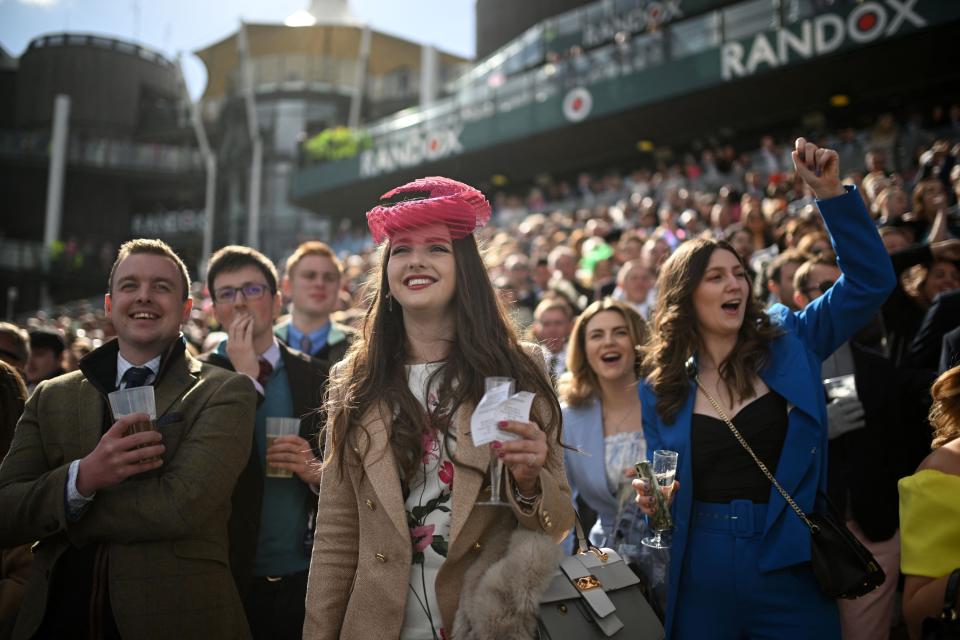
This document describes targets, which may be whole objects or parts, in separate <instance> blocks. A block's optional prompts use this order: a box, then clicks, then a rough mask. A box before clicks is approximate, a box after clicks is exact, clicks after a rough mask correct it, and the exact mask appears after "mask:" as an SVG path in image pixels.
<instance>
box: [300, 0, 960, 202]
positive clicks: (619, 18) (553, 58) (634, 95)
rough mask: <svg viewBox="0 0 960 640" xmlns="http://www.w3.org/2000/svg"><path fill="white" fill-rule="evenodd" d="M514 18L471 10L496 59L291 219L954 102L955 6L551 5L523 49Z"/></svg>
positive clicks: (346, 169) (493, 3) (324, 174)
mask: <svg viewBox="0 0 960 640" xmlns="http://www.w3.org/2000/svg"><path fill="white" fill-rule="evenodd" d="M507 4H508V3H507V2H506V0H480V1H479V2H478V5H477V12H478V16H477V32H478V47H481V50H482V49H483V48H486V47H496V48H495V50H493V51H492V52H490V53H489V54H487V55H486V56H484V57H483V58H482V59H480V60H478V62H477V63H475V64H474V66H473V67H472V68H471V69H470V70H469V71H467V72H466V73H465V74H464V75H462V76H461V77H460V78H458V79H457V80H455V81H454V82H452V83H451V85H450V86H449V87H448V91H449V93H450V95H449V97H448V98H445V99H442V100H439V101H437V102H436V103H435V104H433V105H431V106H430V107H428V108H418V109H409V110H406V111H404V112H401V113H398V114H396V115H394V116H391V117H388V118H384V119H382V120H379V121H377V122H374V123H371V124H370V125H368V126H367V127H365V128H364V129H363V133H364V134H365V135H368V136H369V138H370V139H371V141H372V145H371V147H370V148H369V149H367V150H364V151H361V152H359V153H357V154H356V155H355V156H354V157H351V158H346V159H340V160H337V161H330V162H321V163H314V164H311V165H308V166H304V167H302V168H301V169H300V170H299V171H298V172H297V173H296V175H295V176H294V177H293V181H292V191H291V199H292V201H293V202H294V203H295V204H296V205H297V206H300V207H304V208H307V209H310V210H312V211H315V212H318V213H322V214H325V215H329V216H332V217H335V218H352V219H354V220H358V219H359V217H360V216H362V213H363V212H364V211H365V210H366V209H367V208H369V206H370V204H371V202H373V201H375V200H376V198H377V197H378V196H379V195H380V194H381V193H384V192H385V191H387V190H388V189H389V188H391V187H393V186H396V185H397V184H400V183H403V182H405V181H408V180H411V179H414V178H416V177H420V176H423V175H434V174H443V175H449V176H452V177H456V178H459V179H462V180H464V181H467V182H469V183H471V184H475V185H477V186H479V187H481V188H484V189H490V188H491V187H499V186H503V185H518V186H522V185H524V184H530V182H531V181H532V180H534V179H535V178H536V177H537V176H538V175H540V174H548V175H552V176H562V175H572V174H574V173H576V172H578V171H584V170H602V169H604V168H610V167H622V168H632V167H634V166H637V165H641V164H644V163H647V164H652V163H653V162H654V161H655V160H656V158H657V155H656V154H658V152H659V151H661V150H663V149H669V148H671V147H683V146H684V145H691V144H695V143H696V142H697V141H704V140H717V139H718V138H719V139H721V140H724V141H728V142H735V143H742V144H745V145H747V146H746V148H756V146H759V139H760V136H761V134H763V133H766V132H782V133H784V134H789V133H791V132H802V131H810V130H812V129H813V128H814V127H816V126H820V125H822V123H825V122H826V123H831V124H832V125H834V126H837V125H841V124H842V125H844V126H846V125H855V124H857V123H858V122H859V121H860V119H866V118H867V117H869V118H873V117H875V116H876V114H878V113H881V112H885V111H891V112H894V113H897V112H903V111H904V110H906V109H909V108H911V107H913V106H920V107H923V106H925V105H930V104H937V103H940V104H943V103H944V102H948V103H949V102H950V101H956V100H957V97H958V93H960V92H958V89H957V87H958V86H960V83H958V80H960V66H958V64H957V62H958V54H957V50H956V46H955V43H956V42H957V41H958V37H960V29H958V27H960V21H958V19H960V3H955V2H939V1H937V0H906V1H903V0H871V1H866V2H863V1H853V0H832V1H827V0H741V1H739V2H730V1H722V0H600V1H597V2H592V3H589V4H584V5H583V6H579V7H576V8H572V9H569V10H567V11H564V12H562V13H558V14H555V15H553V16H551V17H546V18H544V17H542V13H541V14H538V13H537V11H539V10H542V9H543V8H544V6H545V5H550V4H553V3H544V2H540V3H531V5H532V6H531V7H530V8H529V12H528V13H529V15H530V16H531V17H532V18H533V19H535V20H536V22H535V23H533V24H529V25H526V26H525V27H523V28H522V32H521V33H519V34H518V35H516V37H514V38H512V39H511V40H510V41H509V42H506V43H502V44H497V41H496V39H495V36H494V35H493V34H496V33H498V32H500V33H504V32H511V33H516V29H517V25H516V24H514V18H515V14H514V13H513V12H510V11H505V10H504V9H505V6H506V5H507ZM555 4H556V5H562V4H564V3H555ZM574 4H577V3H574ZM510 6H512V4H511V5H510ZM498 26H500V27H503V28H501V29H498ZM508 27H509V28H508ZM511 28H512V29H514V31H510V29H511ZM481 43H483V44H481ZM751 144H752V145H755V146H754V147H750V146H749V145H751ZM741 148H743V147H742V146H741Z"/></svg>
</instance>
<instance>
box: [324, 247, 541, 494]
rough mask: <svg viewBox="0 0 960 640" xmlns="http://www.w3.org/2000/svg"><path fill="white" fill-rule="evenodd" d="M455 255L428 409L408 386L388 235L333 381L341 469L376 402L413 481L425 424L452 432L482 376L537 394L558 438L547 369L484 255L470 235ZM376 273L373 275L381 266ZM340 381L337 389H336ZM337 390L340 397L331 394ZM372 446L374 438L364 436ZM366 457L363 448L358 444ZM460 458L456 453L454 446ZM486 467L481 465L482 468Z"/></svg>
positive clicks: (537, 406) (333, 423)
mask: <svg viewBox="0 0 960 640" xmlns="http://www.w3.org/2000/svg"><path fill="white" fill-rule="evenodd" d="M453 255H454V258H455V262H456V274H457V275H456V289H455V294H454V309H455V311H454V314H455V318H454V327H455V335H454V337H453V339H452V344H451V345H450V350H449V353H448V355H447V358H446V359H445V360H444V361H443V362H442V363H440V366H439V367H438V369H437V370H436V371H434V372H433V373H432V374H431V375H430V379H429V382H428V384H429V387H430V388H433V385H434V383H435V382H439V386H438V387H437V389H438V392H437V396H438V399H439V401H440V405H439V406H438V407H437V408H436V409H435V410H434V409H430V410H429V411H428V412H427V415H426V417H425V415H424V409H423V406H422V405H421V404H420V402H418V401H417V399H416V398H415V397H414V396H413V394H412V393H411V392H410V389H409V387H408V384H407V376H406V372H405V370H404V365H405V364H406V363H407V355H408V354H407V350H406V348H407V345H406V332H405V329H404V324H403V311H402V309H401V308H400V305H399V304H396V301H394V302H393V303H392V304H391V303H390V302H389V297H388V294H389V290H390V289H389V284H388V282H387V263H388V262H389V260H390V243H389V241H387V242H385V243H384V245H383V247H381V250H380V257H379V266H378V268H377V271H378V272H379V286H377V287H370V296H371V300H370V306H369V309H368V310H367V313H366V316H365V317H364V321H363V330H362V332H361V335H360V337H359V339H357V340H355V341H354V342H353V344H352V345H351V347H350V350H349V352H348V353H347V355H346V357H345V359H344V362H343V364H342V365H341V366H340V367H339V368H337V369H336V370H335V371H336V375H335V378H334V379H331V381H330V387H331V392H330V393H329V394H328V404H327V413H328V415H329V416H330V419H329V422H328V424H329V425H330V428H331V429H332V432H331V434H330V435H331V440H330V443H331V448H330V449H329V450H328V451H327V452H326V456H327V460H330V459H331V456H337V460H338V462H339V463H340V465H341V469H343V465H344V463H345V462H346V458H345V456H346V455H347V454H348V452H349V451H350V448H351V447H352V446H355V439H356V437H357V436H358V435H359V433H360V432H361V431H362V432H366V427H365V425H364V424H361V418H362V417H363V415H364V413H366V411H367V410H368V409H370V408H373V407H377V406H378V405H379V407H380V409H381V411H386V412H388V413H389V415H382V414H381V418H382V419H383V420H384V421H385V422H386V423H387V424H389V425H390V447H391V449H392V450H393V454H394V457H395V459H396V461H397V464H398V465H399V467H400V470H401V479H402V480H404V481H406V482H408V483H409V481H410V480H411V479H412V478H413V475H414V474H415V473H416V471H417V468H418V465H419V463H420V460H421V459H422V457H423V438H422V435H423V434H424V432H425V430H426V429H427V427H428V425H429V426H432V427H433V428H435V429H438V430H439V431H440V432H442V433H443V434H444V437H445V438H450V439H454V438H455V435H456V434H454V433H451V426H452V425H451V424H450V417H451V416H453V415H454V413H455V412H456V411H457V409H458V408H459V407H460V406H461V405H471V404H476V403H478V402H479V401H480V398H482V397H483V393H484V378H485V377H488V376H503V375H508V376H511V377H513V378H514V379H515V380H516V386H517V390H518V391H521V390H522V391H531V392H534V393H536V394H537V402H535V403H534V406H533V411H532V413H533V415H532V416H531V420H534V421H535V422H537V424H539V425H540V427H541V428H542V429H543V430H544V431H545V432H546V433H547V435H548V437H549V436H551V435H552V436H553V437H555V438H556V439H557V442H559V441H560V405H559V403H558V402H557V398H556V394H555V393H554V392H553V388H552V387H551V385H550V380H549V378H548V377H547V375H546V371H545V369H544V368H543V367H542V366H538V365H537V363H536V362H535V361H534V360H533V359H532V358H531V357H530V356H529V355H528V354H527V352H525V351H524V349H523V347H522V345H521V343H520V341H519V339H518V337H517V334H516V331H515V330H514V329H513V325H512V324H511V322H510V320H509V319H508V318H509V316H508V315H507V313H506V311H505V310H504V308H503V305H502V304H501V303H500V300H499V298H498V296H497V295H496V293H495V292H494V290H493V286H492V284H491V283H490V278H489V276H488V275H487V270H486V267H485V265H484V263H483V258H482V257H481V255H480V250H479V248H478V247H477V242H476V240H475V239H474V237H473V236H472V235H468V236H466V237H464V238H461V239H458V240H454V241H453ZM371 277H376V273H375V274H372V275H371ZM334 387H335V388H336V391H335V392H334V391H333V390H332V389H333V388H334ZM335 398H339V402H334V399H335ZM367 446H369V439H367ZM358 453H359V455H360V456H361V457H362V456H363V455H364V454H365V453H366V451H361V452H358ZM454 460H455V461H456V455H455V454H454ZM477 471H483V470H479V469H478V470H477Z"/></svg>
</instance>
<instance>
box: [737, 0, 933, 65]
mask: <svg viewBox="0 0 960 640" xmlns="http://www.w3.org/2000/svg"><path fill="white" fill-rule="evenodd" d="M918 1H919V0H883V2H863V3H860V4H858V5H856V7H855V8H854V9H853V10H852V11H850V13H848V14H847V15H846V16H843V15H838V14H834V13H824V14H821V15H818V16H815V17H813V18H811V19H808V20H803V21H802V22H800V23H799V25H791V26H790V27H788V28H785V29H779V30H777V31H775V32H773V33H772V34H771V33H769V32H767V33H759V34H757V35H756V36H755V37H754V38H753V40H752V41H751V42H750V44H749V46H744V44H743V43H742V42H727V43H725V44H724V45H723V46H722V47H721V48H720V64H721V76H722V78H723V79H724V80H732V79H734V78H741V77H744V76H749V75H753V74H754V73H756V72H757V71H758V70H762V69H764V68H775V67H779V66H781V65H785V64H788V63H790V62H796V61H797V60H798V59H799V60H805V59H810V58H814V57H817V56H822V55H826V54H828V53H833V52H834V51H837V50H838V49H841V48H843V47H845V46H847V45H849V44H853V45H862V44H867V43H870V42H873V41H875V40H879V39H881V38H889V37H890V36H892V35H894V34H895V33H897V32H898V31H899V30H900V29H901V28H903V26H904V25H907V24H909V25H912V26H913V27H916V28H922V27H925V26H927V20H926V19H925V18H924V17H923V16H922V15H921V14H920V12H919V11H917V10H916V5H917V2H918ZM798 26H799V29H798V28H797V27H798Z"/></svg>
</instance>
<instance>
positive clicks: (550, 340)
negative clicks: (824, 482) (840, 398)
mask: <svg viewBox="0 0 960 640" xmlns="http://www.w3.org/2000/svg"><path fill="white" fill-rule="evenodd" d="M807 135H808V137H809V138H810V139H811V140H812V141H813V142H815V143H816V144H818V145H819V146H823V147H828V148H833V149H836V150H837V151H838V153H839V156H840V163H841V175H843V176H844V180H845V182H846V183H847V184H850V185H853V186H855V187H856V188H857V189H858V192H859V194H860V196H861V197H862V198H863V200H864V202H865V204H866V206H867V208H868V210H869V211H870V212H871V214H872V216H873V218H874V219H875V221H876V225H877V228H878V230H879V233H880V235H881V237H882V239H883V243H884V246H885V247H886V248H887V251H888V253H889V254H890V257H891V260H892V263H893V266H894V269H895V271H896V273H897V276H898V278H899V284H898V286H897V288H896V290H895V291H894V293H893V294H892V295H891V296H890V298H889V300H888V302H887V303H886V305H885V307H884V309H883V312H882V314H880V315H879V316H878V317H877V318H874V319H872V320H871V321H870V322H868V323H867V326H866V327H865V329H864V330H863V331H862V332H861V334H860V335H859V336H858V337H857V338H856V343H857V345H859V346H863V347H864V348H866V349H868V350H869V351H870V352H871V353H872V354H873V355H875V356H877V357H879V358H881V359H882V361H883V362H885V363H886V365H885V367H886V368H885V369H884V372H885V373H884V375H885V376H886V377H887V379H886V380H885V387H886V388H889V389H891V393H893V394H895V397H894V398H889V399H888V400H890V401H891V402H889V403H888V404H887V405H885V406H888V407H891V408H892V410H894V411H895V412H896V413H895V415H893V416H891V415H888V416H886V417H885V421H884V424H885V425H891V426H889V427H884V429H885V432H884V434H883V438H882V439H883V441H884V442H885V443H886V448H885V449H883V450H882V451H881V452H880V454H879V455H882V456H884V457H885V458H886V460H887V462H889V463H890V466H891V468H892V469H893V470H894V476H895V477H893V478H892V480H893V482H894V483H895V482H896V480H897V479H898V478H900V477H903V476H906V475H908V474H910V473H912V471H913V469H915V468H916V467H917V465H918V464H919V463H920V461H921V460H922V459H923V458H924V456H925V455H926V454H927V453H928V452H929V449H930V428H929V425H928V423H927V413H928V411H929V407H930V402H931V400H930V394H929V389H930V386H931V384H932V382H933V380H934V379H935V378H936V376H937V374H938V373H940V372H943V371H945V370H947V369H948V368H950V367H953V366H955V365H956V364H957V362H958V358H960V239H958V238H960V216H958V208H957V201H958V198H960V162H958V161H960V106H958V105H954V106H952V107H950V108H949V109H948V110H944V109H937V110H935V111H934V113H933V115H932V117H931V118H929V119H927V120H925V119H924V118H923V117H922V116H920V115H919V114H913V115H911V116H909V117H908V118H907V119H906V120H905V121H902V122H898V121H897V120H896V119H895V118H894V117H893V116H891V115H889V114H884V115H881V116H879V117H878V118H877V120H876V123H875V124H874V125H873V126H872V127H870V128H866V129H861V130H855V129H853V128H844V129H840V130H837V131H833V132H829V133H828V132H823V133H817V132H814V133H813V135H810V134H807ZM759 142H760V145H759V148H757V149H756V150H754V151H753V152H749V153H742V152H738V151H737V150H736V149H734V148H733V146H731V145H725V144H718V145H703V146H702V148H699V149H698V150H696V151H689V152H686V153H683V154H680V155H677V156H674V155H671V154H667V153H661V154H659V155H658V156H657V164H656V167H655V168H653V169H650V168H640V169H637V170H635V171H632V172H629V173H623V172H614V171H611V172H609V173H607V174H604V175H590V174H587V173H584V174H581V175H580V176H578V177H577V179H576V180H575V181H561V180H553V179H551V178H549V177H546V176H544V177H542V178H541V179H539V180H537V181H536V184H535V185H534V186H533V187H531V188H529V190H527V191H526V192H524V193H522V194H517V193H513V194H511V193H496V194H494V195H493V197H492V198H491V199H492V201H493V205H494V220H493V223H492V224H491V225H489V226H488V227H487V228H485V229H483V230H481V231H478V232H477V233H478V237H480V238H481V239H482V241H483V244H484V246H485V250H486V258H487V263H488V268H489V275H490V278H491V281H492V282H493V284H494V286H495V287H496V288H497V290H498V291H499V292H500V293H501V296H502V299H503V301H504V302H505V303H506V304H507V305H508V306H509V308H510V309H511V311H512V314H513V316H514V318H515V321H516V323H517V326H518V328H519V329H520V330H521V331H522V332H524V333H525V334H526V335H527V337H528V338H530V339H532V340H537V341H540V342H541V344H543V346H544V349H545V351H546V355H547V357H548V358H547V359H548V362H549V363H550V367H551V374H552V376H553V377H554V378H557V377H559V376H560V375H561V374H562V373H563V371H564V368H565V367H564V362H563V361H564V360H565V357H566V356H565V354H566V343H567V338H568V336H569V333H570V331H571V328H572V326H573V320H574V319H575V317H576V316H577V315H578V314H579V313H580V312H581V311H582V310H583V309H584V308H586V306H587V305H588V304H589V303H590V302H592V301H594V300H599V299H602V298H603V297H605V296H613V297H615V298H618V299H620V300H622V301H623V302H625V303H627V304H629V305H631V306H632V307H633V308H634V309H636V310H637V311H638V312H639V313H640V315H641V316H642V317H644V318H645V319H649V318H650V317H651V314H652V313H653V311H654V308H655V304H656V279H657V274H658V272H659V269H660V266H661V265H662V264H663V263H664V261H665V260H666V259H667V258H668V257H669V255H670V254H671V252H672V251H674V250H675V249H676V247H677V246H678V245H679V244H680V243H682V242H684V241H685V240H687V239H690V238H693V237H699V236H710V237H716V238H723V239H725V240H727V241H728V242H730V243H731V245H732V246H733V247H734V248H735V250H736V251H737V252H738V253H739V254H740V255H741V256H742V257H743V258H744V260H745V261H746V263H747V264H748V265H749V267H750V271H751V276H752V279H753V286H754V292H755V294H756V295H757V296H758V297H760V298H761V299H763V300H765V301H766V302H767V303H768V304H770V305H772V304H775V303H782V304H784V305H786V306H788V307H790V308H792V309H798V308H799V307H800V306H802V305H803V304H804V303H805V301H808V300H811V299H814V298H816V297H817V296H818V295H820V293H825V292H826V290H827V289H828V288H829V287H830V286H831V285H832V284H833V280H831V279H829V278H824V279H821V278H819V277H818V273H821V272H823V271H822V270H819V271H818V268H817V266H818V265H821V266H826V267H829V265H830V264H831V260H832V247H831V244H830V238H829V236H828V235H827V233H826V232H825V230H824V228H823V222H822V220H821V218H820V216H819V214H818V211H817V208H816V205H815V202H814V198H813V195H812V193H810V191H809V190H808V189H807V188H806V187H805V186H804V183H803V182H802V181H801V180H800V179H799V178H798V177H797V176H796V174H795V173H794V172H793V170H792V163H791V161H790V150H791V144H790V141H789V140H788V139H787V137H786V136H783V137H782V139H778V138H777V137H775V136H764V137H763V138H762V139H761V140H760V141H759ZM332 244H333V246H334V248H335V249H336V250H338V251H339V252H340V253H341V256H342V258H343V266H344V277H343V279H342V287H341V290H340V293H339V295H340V302H339V304H338V307H337V311H336V313H335V314H334V316H333V318H334V319H335V320H336V321H338V322H341V323H344V324H348V325H352V326H354V327H359V326H360V324H361V323H362V320H363V316H364V312H365V308H366V296H365V294H366V287H367V282H368V278H369V274H370V272H371V269H372V268H373V265H374V263H375V258H376V248H375V247H374V246H373V245H372V244H371V243H370V241H369V240H368V241H362V240H360V239H358V237H356V236H354V235H351V234H350V233H349V232H344V233H343V234H341V235H339V236H338V238H336V239H335V240H334V242H333V243H332ZM292 250H293V247H291V251H292ZM192 295H193V297H194V300H195V303H196V304H195V305H194V308H193V311H192V313H191V316H190V320H189V322H188V323H187V324H186V325H185V326H184V327H183V332H184V334H185V336H186V337H187V339H188V342H189V344H190V348H191V349H192V350H194V351H195V352H196V353H203V352H207V351H209V350H210V349H211V348H213V347H214V346H216V344H217V343H218V342H219V341H220V340H222V339H223V337H224V334H223V333H222V332H220V327H219V326H218V325H217V323H216V320H215V317H214V314H213V311H212V309H213V303H212V301H211V299H210V293H209V291H207V290H206V289H205V287H204V285H203V284H202V282H198V283H195V284H194V287H193V291H192ZM867 320H869V319H864V321H865V322H867ZM113 335H114V332H113V328H112V327H111V325H110V322H109V320H108V319H107V318H106V316H105V315H104V313H103V311H102V309H101V308H100V306H99V303H98V302H96V301H81V302H78V303H76V304H74V305H71V306H68V307H64V308H62V309H59V310H57V311H56V312H52V313H45V312H36V313H34V314H33V315H31V316H30V317H28V318H23V319H22V320H21V321H20V322H19V326H18V325H11V324H4V325H2V326H0V352H2V354H0V355H3V356H4V357H3V359H4V360H6V361H7V362H8V363H10V364H11V365H12V366H14V367H16V368H17V369H19V370H20V371H21V373H23V374H24V376H25V378H26V381H27V383H28V385H30V386H32V385H35V384H37V383H38V382H40V381H41V380H43V379H47V378H49V377H52V376H54V375H58V374H60V373H62V372H64V371H71V370H74V369H76V368H77V363H78V361H79V359H80V358H82V357H83V356H84V355H85V354H87V353H89V352H90V351H91V350H93V349H94V348H96V347H98V346H99V345H101V344H102V343H104V342H105V341H107V340H109V339H110V338H111V337H112V336H113ZM887 365H888V366H887ZM861 413H862V412H861ZM831 419H833V418H831ZM838 419H839V418H838ZM870 419H871V418H870V412H869V411H868V412H867V418H866V423H865V422H864V419H863V418H862V417H860V418H858V419H857V420H855V422H857V424H856V425H852V426H851V425H848V426H847V427H845V428H844V429H843V430H838V433H837V435H838V437H839V436H842V435H843V433H846V432H847V431H849V430H850V429H854V430H856V429H859V428H870V426H871V425H870V424H869V421H870ZM831 426H832V425H831ZM831 446H833V445H831ZM841 448H842V447H838V450H839V449H841ZM837 473H838V474H841V475H842V474H843V470H838V471H837ZM894 495H895V492H894ZM841 498H842V497H841ZM888 528H889V527H888ZM894 528H895V523H894ZM860 534H861V535H865V536H866V537H867V538H870V532H866V533H864V532H862V531H861V532H860ZM888 534H889V531H887V532H885V533H884V534H883V536H888ZM885 539H886V538H885ZM873 542H878V541H877V540H873Z"/></svg>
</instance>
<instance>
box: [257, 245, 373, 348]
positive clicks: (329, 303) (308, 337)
mask: <svg viewBox="0 0 960 640" xmlns="http://www.w3.org/2000/svg"><path fill="white" fill-rule="evenodd" d="M342 276H343V267H342V265H341V264H340V261H339V260H337V256H336V254H334V253H333V250H332V249H330V247H328V246H327V245H326V244H324V243H322V242H318V241H311V242H304V243H303V244H301V245H300V246H299V247H297V250H296V251H294V252H293V255H291V256H290V257H289V258H287V264H286V268H285V272H284V276H283V295H284V296H285V297H286V298H287V299H288V300H290V302H291V310H290V320H289V321H287V322H283V323H280V324H278V325H277V326H276V327H275V328H274V333H275V334H276V336H277V337H278V338H279V339H280V340H281V341H283V342H285V343H286V344H288V345H290V346H291V347H293V348H294V349H298V350H300V351H302V352H303V353H306V354H308V355H311V356H313V357H314V358H316V359H318V360H322V361H324V362H325V363H326V364H327V366H333V365H334V364H335V363H337V362H339V361H340V360H341V359H342V358H343V356H344V355H345V354H346V353H347V348H348V347H349V346H350V342H351V341H352V340H353V337H354V336H355V335H356V330H354V329H352V328H350V327H348V326H346V325H344V324H340V323H339V322H335V321H334V320H333V319H332V318H330V314H331V313H333V310H334V309H335V308H336V306H337V302H338V301H339V293H340V281H341V279H342Z"/></svg>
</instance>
